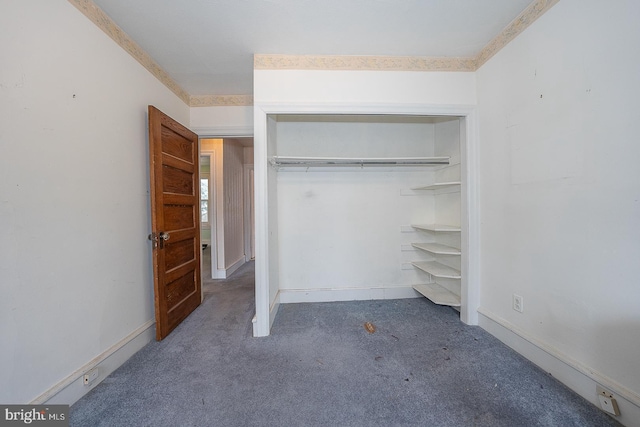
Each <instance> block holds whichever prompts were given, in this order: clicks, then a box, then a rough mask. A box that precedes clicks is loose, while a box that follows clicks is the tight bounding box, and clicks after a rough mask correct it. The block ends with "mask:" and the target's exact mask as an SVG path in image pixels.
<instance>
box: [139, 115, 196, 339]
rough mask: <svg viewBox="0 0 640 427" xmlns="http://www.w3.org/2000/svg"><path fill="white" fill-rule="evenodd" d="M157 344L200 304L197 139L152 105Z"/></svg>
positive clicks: (151, 135) (150, 128) (154, 280)
mask: <svg viewBox="0 0 640 427" xmlns="http://www.w3.org/2000/svg"><path fill="white" fill-rule="evenodd" d="M149 154H150V171H151V174H150V175H151V227H152V234H151V235H150V236H149V237H150V238H151V239H152V240H153V276H154V277H153V283H154V294H155V312H156V339H157V340H158V341H159V340H162V339H163V338H164V337H166V336H167V335H168V334H169V333H170V332H171V331H172V330H173V329H175V327H176V326H178V325H179V324H180V322H182V321H183V320H184V319H185V318H186V317H187V316H188V315H189V314H190V313H191V312H192V311H193V310H195V308H196V307H198V305H200V303H201V300H202V292H201V282H200V194H199V191H200V184H199V177H198V170H199V167H198V162H199V155H198V136H197V135H196V134H195V133H193V132H191V131H190V130H189V129H187V128H185V127H184V126H182V125H181V124H179V123H178V122H176V121H175V120H173V119H171V118H170V117H169V116H167V115H165V114H163V113H162V112H160V111H159V110H158V109H156V108H155V107H153V106H149Z"/></svg>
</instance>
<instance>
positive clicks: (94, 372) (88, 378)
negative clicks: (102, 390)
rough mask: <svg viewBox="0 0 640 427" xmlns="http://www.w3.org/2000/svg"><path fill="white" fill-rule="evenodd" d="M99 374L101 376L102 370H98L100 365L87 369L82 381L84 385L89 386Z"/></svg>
mask: <svg viewBox="0 0 640 427" xmlns="http://www.w3.org/2000/svg"><path fill="white" fill-rule="evenodd" d="M99 376H100V371H99V370H98V367H97V366H96V367H95V368H93V369H91V370H90V371H87V373H86V374H84V376H83V377H82V382H83V384H84V385H86V386H89V385H91V384H92V383H93V382H94V381H95V380H97V379H98V377H99Z"/></svg>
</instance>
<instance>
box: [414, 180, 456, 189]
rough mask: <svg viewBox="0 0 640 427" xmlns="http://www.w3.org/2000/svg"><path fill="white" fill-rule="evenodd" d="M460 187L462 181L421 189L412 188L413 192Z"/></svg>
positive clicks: (438, 183) (441, 183) (421, 187)
mask: <svg viewBox="0 0 640 427" xmlns="http://www.w3.org/2000/svg"><path fill="white" fill-rule="evenodd" d="M453 187H460V181H452V182H436V183H435V184H431V185H424V186H420V187H415V188H412V190H438V189H440V188H453Z"/></svg>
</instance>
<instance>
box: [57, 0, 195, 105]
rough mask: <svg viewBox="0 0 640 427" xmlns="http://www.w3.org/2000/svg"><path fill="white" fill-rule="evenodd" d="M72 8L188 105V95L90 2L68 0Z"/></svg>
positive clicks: (85, 0)
mask: <svg viewBox="0 0 640 427" xmlns="http://www.w3.org/2000/svg"><path fill="white" fill-rule="evenodd" d="M68 1H69V3H71V4H72V5H73V6H75V7H76V9H78V10H79V11H80V12H82V13H83V14H84V15H85V16H86V17H87V18H89V19H90V20H91V22H93V23H94V24H95V25H96V26H97V27H98V28H100V29H101V30H102V31H104V33H105V34H107V35H108V36H109V37H111V38H112V39H113V41H115V42H116V43H117V44H118V45H119V46H120V47H121V48H123V49H124V50H125V51H126V52H127V53H129V55H131V56H133V58H134V59H135V60H136V61H138V62H139V63H140V64H141V65H142V66H143V67H144V68H146V69H147V70H148V71H149V72H150V73H151V74H153V75H154V76H155V78H157V79H158V80H160V82H161V83H162V84H164V85H165V86H166V87H167V88H169V89H170V90H171V91H172V92H173V93H175V94H176V95H177V96H178V98H180V99H181V100H182V101H183V102H184V103H185V104H187V105H189V100H190V95H189V94H188V93H187V92H186V91H185V90H184V89H182V88H181V87H180V85H178V83H176V82H175V81H174V80H173V79H172V78H171V77H170V76H169V74H167V72H166V71H164V70H163V69H162V68H161V67H160V65H158V64H157V63H156V62H155V61H154V60H153V58H151V56H149V54H148V53H147V52H145V51H144V50H143V49H142V48H141V47H140V46H139V45H138V44H137V43H136V42H134V41H133V39H132V38H131V37H129V35H128V34H127V33H125V32H124V31H123V30H122V28H120V27H119V26H118V25H117V24H116V23H115V22H113V20H112V19H111V18H110V17H109V15H107V14H106V13H104V12H103V11H102V9H100V8H99V7H98V6H97V5H96V4H95V3H94V2H93V1H91V0H68Z"/></svg>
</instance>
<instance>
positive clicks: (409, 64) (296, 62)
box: [253, 54, 476, 71]
mask: <svg viewBox="0 0 640 427" xmlns="http://www.w3.org/2000/svg"><path fill="white" fill-rule="evenodd" d="M253 68H254V69H255V70H377V71H475V69H476V66H475V60H474V59H473V58H427V57H417V56H355V55H354V56H343V55H261V54H257V55H254V57H253Z"/></svg>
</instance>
